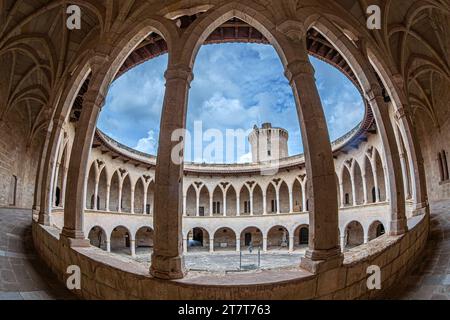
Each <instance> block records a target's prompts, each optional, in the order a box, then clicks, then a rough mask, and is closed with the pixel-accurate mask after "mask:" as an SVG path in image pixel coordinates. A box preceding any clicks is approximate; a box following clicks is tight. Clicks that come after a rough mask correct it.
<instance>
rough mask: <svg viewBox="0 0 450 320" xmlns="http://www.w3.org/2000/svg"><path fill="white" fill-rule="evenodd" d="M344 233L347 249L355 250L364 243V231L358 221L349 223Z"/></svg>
mask: <svg viewBox="0 0 450 320" xmlns="http://www.w3.org/2000/svg"><path fill="white" fill-rule="evenodd" d="M344 232H345V235H344V237H345V238H344V245H345V248H347V249H350V248H354V247H357V246H360V245H362V244H363V243H364V229H363V226H362V225H361V223H359V222H358V221H351V222H350V223H348V224H347V226H346V227H345V231H344Z"/></svg>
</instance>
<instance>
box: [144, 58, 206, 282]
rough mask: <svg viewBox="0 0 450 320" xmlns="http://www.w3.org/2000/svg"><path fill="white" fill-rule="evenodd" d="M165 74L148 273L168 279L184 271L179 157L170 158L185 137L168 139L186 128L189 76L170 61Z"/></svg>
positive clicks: (186, 70) (180, 66) (181, 176)
mask: <svg viewBox="0 0 450 320" xmlns="http://www.w3.org/2000/svg"><path fill="white" fill-rule="evenodd" d="M165 77H166V92H165V96H164V104H163V109H162V116H161V127H160V135H159V148H158V158H157V164H156V179H155V188H156V189H155V200H154V203H155V207H154V209H155V210H154V213H153V224H154V229H155V233H154V234H155V236H154V247H153V254H152V265H151V268H150V273H151V274H152V276H154V277H156V278H160V279H166V280H169V279H180V278H183V277H184V276H185V274H186V269H185V265H184V259H183V249H182V241H183V236H182V229H181V226H182V215H183V213H182V212H181V211H182V199H181V197H182V194H183V159H182V158H181V159H172V151H173V150H174V148H177V147H179V146H180V143H183V141H184V140H185V139H184V134H181V137H180V139H179V140H178V141H172V140H173V139H172V135H173V133H174V132H175V131H178V130H180V129H185V128H186V108H187V101H188V92H189V86H190V82H191V81H192V77H193V76H192V70H191V69H190V68H189V67H184V66H182V65H175V64H174V62H173V61H172V62H170V63H169V67H168V70H167V71H166V73H165ZM182 146H183V145H182ZM183 148H184V146H183ZM197 210H198V209H197Z"/></svg>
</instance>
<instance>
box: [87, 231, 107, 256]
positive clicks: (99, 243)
mask: <svg viewBox="0 0 450 320" xmlns="http://www.w3.org/2000/svg"><path fill="white" fill-rule="evenodd" d="M88 239H89V241H90V243H91V246H94V247H97V248H100V249H102V250H105V251H106V250H107V241H108V238H107V236H106V232H105V230H104V229H103V228H102V227H99V226H95V227H92V229H91V230H90V231H89V234H88Z"/></svg>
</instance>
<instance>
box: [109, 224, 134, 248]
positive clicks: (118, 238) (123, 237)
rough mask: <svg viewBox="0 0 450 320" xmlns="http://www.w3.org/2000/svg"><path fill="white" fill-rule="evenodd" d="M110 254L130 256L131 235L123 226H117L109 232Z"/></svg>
mask: <svg viewBox="0 0 450 320" xmlns="http://www.w3.org/2000/svg"><path fill="white" fill-rule="evenodd" d="M110 241H111V252H115V253H118V254H130V255H131V233H130V231H129V230H128V229H127V228H126V227H124V226H118V227H115V228H114V229H113V231H112V232H111V240H110Z"/></svg>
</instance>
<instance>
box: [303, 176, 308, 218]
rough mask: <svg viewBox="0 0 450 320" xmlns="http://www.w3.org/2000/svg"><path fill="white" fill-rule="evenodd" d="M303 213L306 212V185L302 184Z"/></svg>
mask: <svg viewBox="0 0 450 320" xmlns="http://www.w3.org/2000/svg"><path fill="white" fill-rule="evenodd" d="M302 211H303V212H306V211H308V210H306V183H303V184H302Z"/></svg>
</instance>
